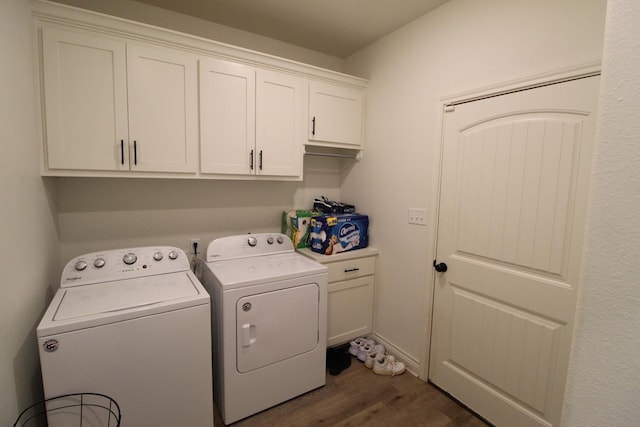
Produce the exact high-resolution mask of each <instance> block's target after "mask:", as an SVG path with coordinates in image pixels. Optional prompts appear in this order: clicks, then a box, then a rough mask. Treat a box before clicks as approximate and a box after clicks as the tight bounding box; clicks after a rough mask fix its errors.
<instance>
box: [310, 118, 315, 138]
mask: <svg viewBox="0 0 640 427" xmlns="http://www.w3.org/2000/svg"><path fill="white" fill-rule="evenodd" d="M311 124H312V126H311V135H315V134H316V116H313V119H311Z"/></svg>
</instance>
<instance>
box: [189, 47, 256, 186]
mask: <svg viewBox="0 0 640 427" xmlns="http://www.w3.org/2000/svg"><path fill="white" fill-rule="evenodd" d="M255 75H256V72H255V69H254V68H253V67H248V66H246V65H242V64H236V63H233V62H229V61H221V60H215V59H201V60H200V171H201V172H203V173H217V174H252V173H254V171H255V165H256V164H255V157H254V156H255V108H256V102H255V99H256V90H255V86H256V78H255Z"/></svg>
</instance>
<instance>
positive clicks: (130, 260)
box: [122, 252, 138, 265]
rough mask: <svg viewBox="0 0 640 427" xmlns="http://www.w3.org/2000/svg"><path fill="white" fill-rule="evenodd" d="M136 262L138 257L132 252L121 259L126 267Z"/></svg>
mask: <svg viewBox="0 0 640 427" xmlns="http://www.w3.org/2000/svg"><path fill="white" fill-rule="evenodd" d="M137 260H138V257H137V256H136V254H134V253H133V252H129V253H127V254H125V255H124V256H123V257H122V262H124V263H125V264H127V265H131V264H133V263H135V262H136V261H137Z"/></svg>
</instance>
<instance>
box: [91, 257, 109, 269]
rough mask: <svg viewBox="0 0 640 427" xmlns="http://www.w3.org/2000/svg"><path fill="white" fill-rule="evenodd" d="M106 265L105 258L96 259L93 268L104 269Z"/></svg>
mask: <svg viewBox="0 0 640 427" xmlns="http://www.w3.org/2000/svg"><path fill="white" fill-rule="evenodd" d="M105 264H106V261H105V260H104V258H96V259H95V260H94V261H93V266H94V267H95V268H102V267H104V265H105Z"/></svg>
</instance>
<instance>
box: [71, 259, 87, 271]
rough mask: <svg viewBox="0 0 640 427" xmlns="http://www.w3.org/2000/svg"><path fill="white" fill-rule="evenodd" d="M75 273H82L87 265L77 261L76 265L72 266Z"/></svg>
mask: <svg viewBox="0 0 640 427" xmlns="http://www.w3.org/2000/svg"><path fill="white" fill-rule="evenodd" d="M74 267H75V269H76V271H82V270H84V269H85V268H87V263H86V262H84V261H78V262H76V265H75V266H74Z"/></svg>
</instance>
